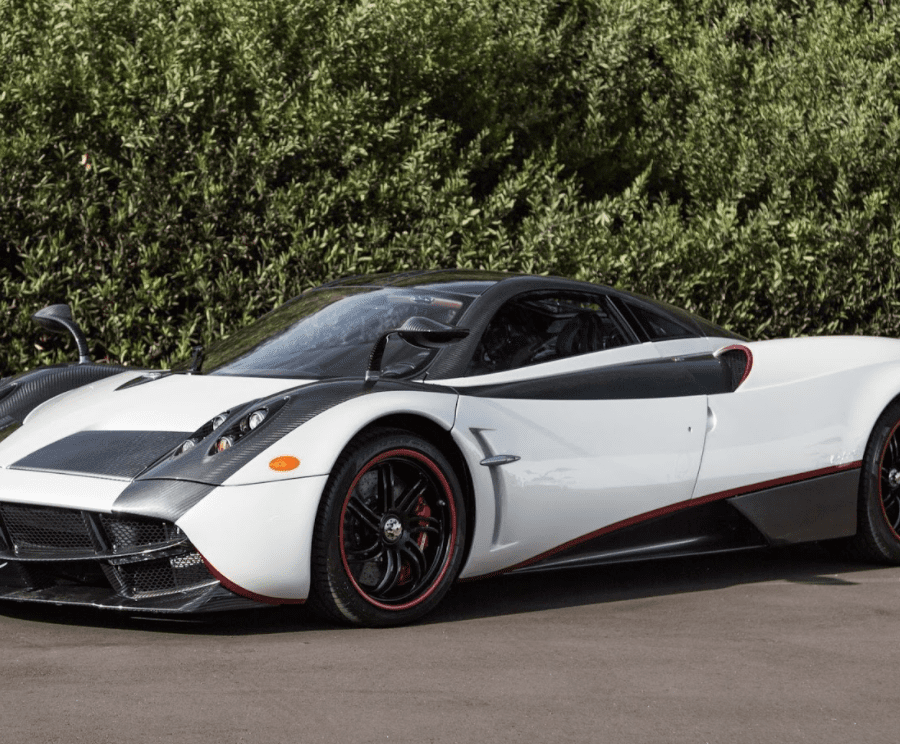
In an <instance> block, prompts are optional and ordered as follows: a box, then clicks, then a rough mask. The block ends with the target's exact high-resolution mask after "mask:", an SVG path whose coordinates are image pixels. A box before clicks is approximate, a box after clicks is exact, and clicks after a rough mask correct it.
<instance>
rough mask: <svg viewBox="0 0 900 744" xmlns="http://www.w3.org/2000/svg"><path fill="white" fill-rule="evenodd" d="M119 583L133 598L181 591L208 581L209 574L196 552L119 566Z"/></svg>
mask: <svg viewBox="0 0 900 744" xmlns="http://www.w3.org/2000/svg"><path fill="white" fill-rule="evenodd" d="M120 572H121V576H122V580H123V581H124V582H125V584H126V585H127V586H129V587H130V588H131V591H132V593H133V594H134V596H136V597H138V596H144V597H146V596H151V595H156V594H167V593H169V592H171V591H172V590H173V588H174V590H175V591H182V590H184V589H188V588H190V587H191V586H196V585H197V584H200V583H203V582H204V581H209V580H210V575H209V571H207V569H206V566H205V565H204V563H203V559H202V558H201V557H200V554H199V553H189V554H187V555H180V556H173V557H171V558H160V559H158V560H153V561H144V562H142V563H130V564H128V565H125V566H121V567H120Z"/></svg>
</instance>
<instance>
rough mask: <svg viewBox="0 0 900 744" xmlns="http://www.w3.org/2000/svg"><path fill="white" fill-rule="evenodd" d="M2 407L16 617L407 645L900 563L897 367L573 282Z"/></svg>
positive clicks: (501, 281) (341, 295) (446, 299)
mask: <svg viewBox="0 0 900 744" xmlns="http://www.w3.org/2000/svg"><path fill="white" fill-rule="evenodd" d="M35 320H36V321H37V322H38V323H40V324H41V325H42V326H43V327H45V328H47V329H50V330H56V331H62V332H65V331H68V332H70V333H72V334H73V335H74V336H75V339H76V341H77V343H78V348H79V355H80V361H79V362H78V363H73V364H69V365H59V366H54V367H46V368H42V369H38V370H35V371H32V372H28V373H25V374H22V375H18V376H16V377H12V378H7V379H4V380H2V381H0V598H3V599H7V600H20V601H28V602H51V603H58V604H77V605H92V606H96V607H109V608H116V609H125V610H133V609H141V610H145V611H158V612H189V611H207V610H215V609H228V608H237V607H242V606H248V605H254V604H258V603H268V604H285V603H302V602H306V601H308V602H309V603H310V604H311V605H313V606H315V607H316V608H317V609H318V610H319V611H320V612H324V613H326V614H327V615H329V616H330V617H332V618H334V619H337V620H339V621H343V622H348V623H354V624H360V625H392V624H398V623H405V622H410V621H412V620H415V619H417V618H419V617H421V616H423V615H424V614H425V613H427V612H428V611H429V610H431V609H432V608H434V607H435V605H436V604H437V603H438V602H440V600H441V598H442V597H443V596H444V595H445V594H446V592H447V591H448V589H449V588H450V586H451V585H452V584H453V582H454V581H456V580H457V579H460V578H463V579H468V578H474V577H478V576H486V575H491V574H497V573H503V572H524V571H538V570H548V569H558V568H565V567H567V566H583V565H588V564H600V563H610V562H616V561H631V560H640V559H647V558H659V557H666V556H675V555H685V554H698V553H710V552H719V551H730V550H736V549H746V548H755V547H765V546H767V545H783V544H788V543H799V542H805V541H814V540H832V539H837V538H842V539H843V540H842V544H843V545H844V547H846V548H848V549H850V550H851V551H853V552H854V553H855V554H856V555H857V556H862V557H865V558H870V559H873V560H878V561H885V562H892V563H897V562H900V534H898V533H900V499H898V495H900V434H898V431H897V430H898V427H900V342H898V341H895V340H890V339H884V338H863V337H843V338H798V339H785V340H778V341H762V342H750V341H747V340H746V339H743V338H741V337H739V336H736V335H734V334H732V333H730V332H728V331H726V330H724V329H722V328H719V327H717V326H715V325H712V324H711V323H708V322H706V321H704V320H702V319H700V318H698V317H695V316H693V315H691V314H689V313H686V312H683V311H680V310H676V309H674V308H672V307H669V306H667V305H664V304H661V303H657V302H654V301H652V300H649V299H646V298H643V297H639V296H635V295H632V294H628V293H625V292H621V291H617V290H613V289H609V288H607V287H600V286H595V285H592V284H586V283H582V282H576V281H570V280H565V279H554V278H546V277H535V276H510V275H498V274H487V273H480V272H460V271H447V272H422V273H410V274H400V275H389V276H370V277H357V278H353V279H345V280H340V281H337V282H333V283H331V284H327V285H325V286H323V287H320V288H318V289H315V290H312V291H309V292H306V293H305V294H303V295H301V296H300V297H297V298H295V299H294V300H291V301H290V302H288V303H286V304H285V305H283V306H281V307H280V308H278V309H276V310H274V311H272V312H271V313H269V314H268V315H266V316H264V317H263V318H261V319H260V320H259V321H257V322H256V323H254V324H252V325H250V326H248V327H246V328H244V329H243V330H241V331H238V332H237V333H235V334H234V335H232V336H230V337H229V338H227V339H225V340H224V341H221V342H219V343H217V344H216V345H215V346H213V347H212V348H210V349H209V350H208V351H206V352H205V353H204V351H203V350H202V349H200V348H199V347H198V348H197V349H195V352H194V355H193V357H192V359H191V361H190V362H186V363H185V364H184V365H183V366H182V367H181V368H177V367H176V369H174V370H172V371H164V372H151V371H147V370H137V369H129V368H123V367H116V366H112V365H101V364H93V363H91V362H90V361H89V360H88V355H87V344H86V342H85V340H84V336H83V334H82V333H81V331H80V330H79V328H78V326H77V325H75V323H74V322H73V320H72V316H71V313H70V312H69V309H68V307H67V306H65V305H54V306H50V307H49V308H45V309H44V310H42V311H40V312H38V313H36V314H35Z"/></svg>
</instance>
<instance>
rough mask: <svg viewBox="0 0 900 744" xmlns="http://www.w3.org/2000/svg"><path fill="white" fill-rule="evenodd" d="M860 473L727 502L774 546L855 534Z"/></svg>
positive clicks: (832, 476)
mask: <svg viewBox="0 0 900 744" xmlns="http://www.w3.org/2000/svg"><path fill="white" fill-rule="evenodd" d="M859 473H860V471H859V469H854V470H845V471H843V472H840V473H833V474H831V475H823V476H822V477H820V478H813V479H812V480H806V481H801V482H799V483H789V484H787V485H784V486H776V487H775V488H770V489H767V490H765V491H759V492H757V493H748V494H746V495H744V496H735V497H734V498H732V499H728V501H729V503H731V504H732V505H733V506H734V507H735V508H736V509H737V510H738V511H739V512H740V513H741V514H743V515H744V516H745V517H746V518H747V519H749V520H750V521H751V522H752V523H753V525H754V526H755V527H756V528H757V529H758V530H759V531H760V532H762V533H763V535H765V536H766V539H767V540H768V541H769V542H770V543H771V544H772V545H789V544H790V543H801V542H810V541H813V540H829V539H831V538H835V537H849V536H851V535H855V534H856V504H857V493H858V491H859Z"/></svg>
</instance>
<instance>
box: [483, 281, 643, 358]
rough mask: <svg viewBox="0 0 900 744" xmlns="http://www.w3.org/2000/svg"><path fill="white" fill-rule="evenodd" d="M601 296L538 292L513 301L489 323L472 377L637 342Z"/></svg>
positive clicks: (501, 309)
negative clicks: (633, 340)
mask: <svg viewBox="0 0 900 744" xmlns="http://www.w3.org/2000/svg"><path fill="white" fill-rule="evenodd" d="M607 307H608V306H607V301H606V299H605V298H604V297H602V296H599V295H586V294H576V293H571V294H570V293H553V294H548V293H533V294H528V295H523V296H519V297H516V298H514V299H512V300H509V301H508V302H507V303H506V304H505V305H503V307H501V308H500V310H498V311H497V314H496V315H495V316H494V318H493V319H492V320H491V322H490V323H489V324H488V327H487V328H486V329H485V331H484V334H483V335H482V337H481V341H480V343H479V344H478V348H477V349H476V350H475V354H474V355H473V357H472V361H471V362H469V367H468V369H467V370H466V374H467V375H484V374H489V373H491V372H505V371H507V370H511V369H518V368H520V367H527V366H528V365H531V364H539V363H541V362H549V361H552V360H554V359H565V358H566V357H571V356H577V355H579V354H590V353H591V352H595V351H603V350H604V349H614V348H616V347H618V346H625V345H627V344H629V343H631V341H630V340H629V337H628V335H627V334H626V333H625V331H623V329H622V328H621V326H620V325H619V323H618V321H617V320H616V319H615V318H614V317H613V316H612V315H611V314H610V312H609V311H608V309H607Z"/></svg>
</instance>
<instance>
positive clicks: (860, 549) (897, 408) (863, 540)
mask: <svg viewBox="0 0 900 744" xmlns="http://www.w3.org/2000/svg"><path fill="white" fill-rule="evenodd" d="M852 548H853V552H854V553H856V554H857V555H858V556H859V557H860V558H864V559H867V560H874V561H878V562H880V563H894V564H900V402H894V403H892V404H891V405H890V406H888V407H887V409H886V410H885V411H884V413H882V414H881V417H880V418H879V419H878V421H877V422H876V424H875V426H874V428H873V429H872V434H871V436H870V437H869V443H868V444H867V446H866V453H865V455H864V457H863V465H862V474H861V477H860V484H859V506H858V510H857V532H856V536H855V537H854V538H852Z"/></svg>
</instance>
